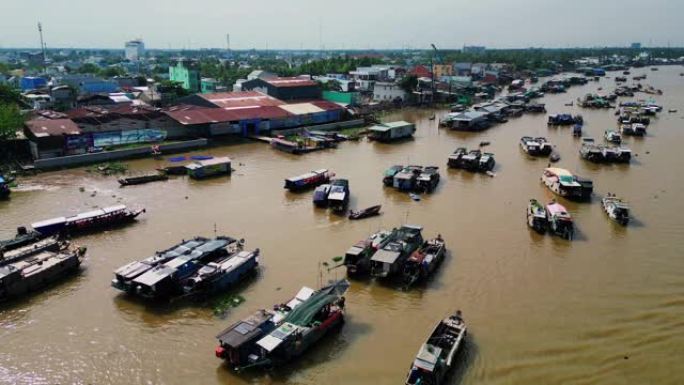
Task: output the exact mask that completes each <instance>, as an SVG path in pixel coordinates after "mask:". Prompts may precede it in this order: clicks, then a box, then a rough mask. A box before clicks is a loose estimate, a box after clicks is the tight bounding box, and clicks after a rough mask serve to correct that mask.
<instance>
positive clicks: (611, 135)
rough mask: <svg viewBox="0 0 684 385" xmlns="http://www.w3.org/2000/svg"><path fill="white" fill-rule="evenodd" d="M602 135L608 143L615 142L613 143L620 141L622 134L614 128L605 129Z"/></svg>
mask: <svg viewBox="0 0 684 385" xmlns="http://www.w3.org/2000/svg"><path fill="white" fill-rule="evenodd" d="M603 137H604V138H605V139H606V141H607V142H609V143H615V144H620V143H622V135H620V133H619V132H618V131H616V130H606V131H605V132H604V134H603Z"/></svg>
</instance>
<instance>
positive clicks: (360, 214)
mask: <svg viewBox="0 0 684 385" xmlns="http://www.w3.org/2000/svg"><path fill="white" fill-rule="evenodd" d="M380 208H382V205H377V206H371V207H369V208H367V209H363V210H359V211H354V210H352V212H351V213H349V219H364V218H368V217H373V216H376V215H380Z"/></svg>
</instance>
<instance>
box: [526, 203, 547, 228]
mask: <svg viewBox="0 0 684 385" xmlns="http://www.w3.org/2000/svg"><path fill="white" fill-rule="evenodd" d="M526 213H527V225H528V226H530V228H532V229H534V231H536V232H538V233H539V234H544V233H546V229H547V227H548V225H549V222H548V218H547V217H546V209H545V208H544V205H542V204H541V203H539V201H537V200H536V199H530V203H528V205H527V211H526Z"/></svg>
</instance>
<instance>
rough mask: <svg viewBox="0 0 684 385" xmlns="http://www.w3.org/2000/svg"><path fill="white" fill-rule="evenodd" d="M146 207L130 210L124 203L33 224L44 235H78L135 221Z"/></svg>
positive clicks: (34, 228)
mask: <svg viewBox="0 0 684 385" xmlns="http://www.w3.org/2000/svg"><path fill="white" fill-rule="evenodd" d="M144 212H145V209H136V210H129V209H128V208H126V206H124V205H117V206H111V207H105V208H103V209H98V210H93V211H88V212H85V213H81V214H77V215H73V216H70V217H57V218H52V219H47V220H44V221H40V222H35V223H33V224H31V227H32V228H33V230H35V231H37V232H39V233H40V234H42V235H43V236H46V237H47V236H50V235H54V234H61V235H76V234H78V233H82V232H87V231H92V230H95V229H101V228H106V227H112V226H117V225H121V224H125V223H129V222H132V221H134V220H135V219H136V218H137V217H138V216H139V215H140V214H142V213H144Z"/></svg>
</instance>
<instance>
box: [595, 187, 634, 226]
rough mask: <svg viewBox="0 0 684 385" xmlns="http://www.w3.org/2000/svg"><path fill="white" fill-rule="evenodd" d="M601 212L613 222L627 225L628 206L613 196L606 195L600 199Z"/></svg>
mask: <svg viewBox="0 0 684 385" xmlns="http://www.w3.org/2000/svg"><path fill="white" fill-rule="evenodd" d="M601 204H602V206H603V211H605V212H606V214H607V215H608V217H609V218H610V219H612V220H614V221H615V222H617V223H619V224H621V225H623V226H627V224H628V223H629V205H628V204H627V202H625V201H624V200H622V199H620V198H618V197H617V196H615V195H614V194H611V193H608V195H606V196H605V197H603V199H601Z"/></svg>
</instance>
